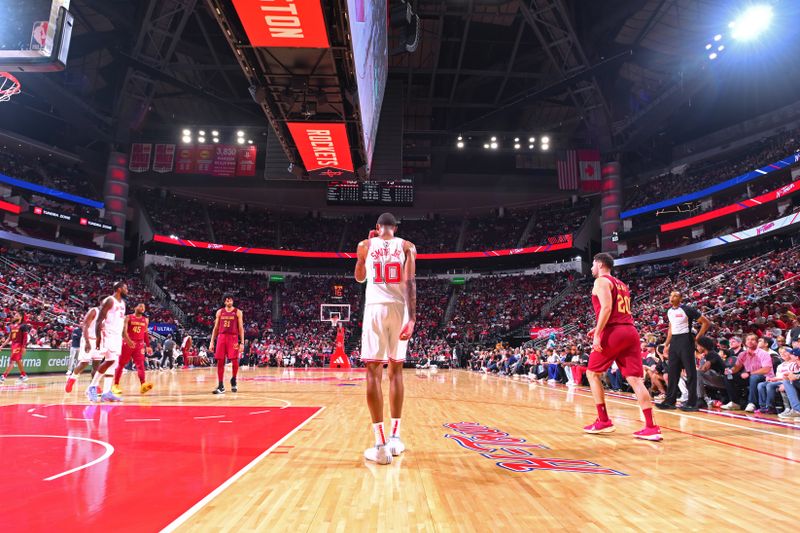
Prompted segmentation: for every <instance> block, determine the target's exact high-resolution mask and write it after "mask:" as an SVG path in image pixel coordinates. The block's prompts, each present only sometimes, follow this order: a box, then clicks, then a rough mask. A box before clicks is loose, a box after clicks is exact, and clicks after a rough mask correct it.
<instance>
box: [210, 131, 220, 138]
mask: <svg viewBox="0 0 800 533" xmlns="http://www.w3.org/2000/svg"><path fill="white" fill-rule="evenodd" d="M211 135H213V136H214V137H219V131H217V130H212V131H211Z"/></svg>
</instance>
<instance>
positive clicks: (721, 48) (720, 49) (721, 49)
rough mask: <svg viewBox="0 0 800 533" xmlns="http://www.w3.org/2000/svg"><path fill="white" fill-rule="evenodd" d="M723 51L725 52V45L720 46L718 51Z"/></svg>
mask: <svg viewBox="0 0 800 533" xmlns="http://www.w3.org/2000/svg"><path fill="white" fill-rule="evenodd" d="M723 50H725V45H724V44H721V45H719V48H717V51H718V52H722V51H723Z"/></svg>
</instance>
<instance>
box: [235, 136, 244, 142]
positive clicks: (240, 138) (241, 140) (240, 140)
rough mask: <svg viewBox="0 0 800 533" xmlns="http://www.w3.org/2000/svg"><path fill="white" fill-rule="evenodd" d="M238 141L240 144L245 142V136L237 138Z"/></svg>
mask: <svg viewBox="0 0 800 533" xmlns="http://www.w3.org/2000/svg"><path fill="white" fill-rule="evenodd" d="M236 142H237V143H239V144H244V137H238V138H237V139H236Z"/></svg>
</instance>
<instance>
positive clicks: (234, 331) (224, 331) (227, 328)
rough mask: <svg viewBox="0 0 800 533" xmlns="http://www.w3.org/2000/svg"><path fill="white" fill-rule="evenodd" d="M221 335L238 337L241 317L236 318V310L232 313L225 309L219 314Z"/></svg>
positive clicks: (219, 332)
mask: <svg viewBox="0 0 800 533" xmlns="http://www.w3.org/2000/svg"><path fill="white" fill-rule="evenodd" d="M217 333H218V334H219V335H238V334H239V317H238V316H236V308H235V307H234V308H233V310H232V311H226V310H225V308H224V307H223V308H222V309H220V314H219V330H218V331H217Z"/></svg>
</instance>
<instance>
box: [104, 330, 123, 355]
mask: <svg viewBox="0 0 800 533" xmlns="http://www.w3.org/2000/svg"><path fill="white" fill-rule="evenodd" d="M121 354H122V335H111V336H110V337H109V336H106V335H103V338H102V339H101V340H100V355H102V356H103V359H105V360H106V361H117V360H119V356H120V355H121Z"/></svg>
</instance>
